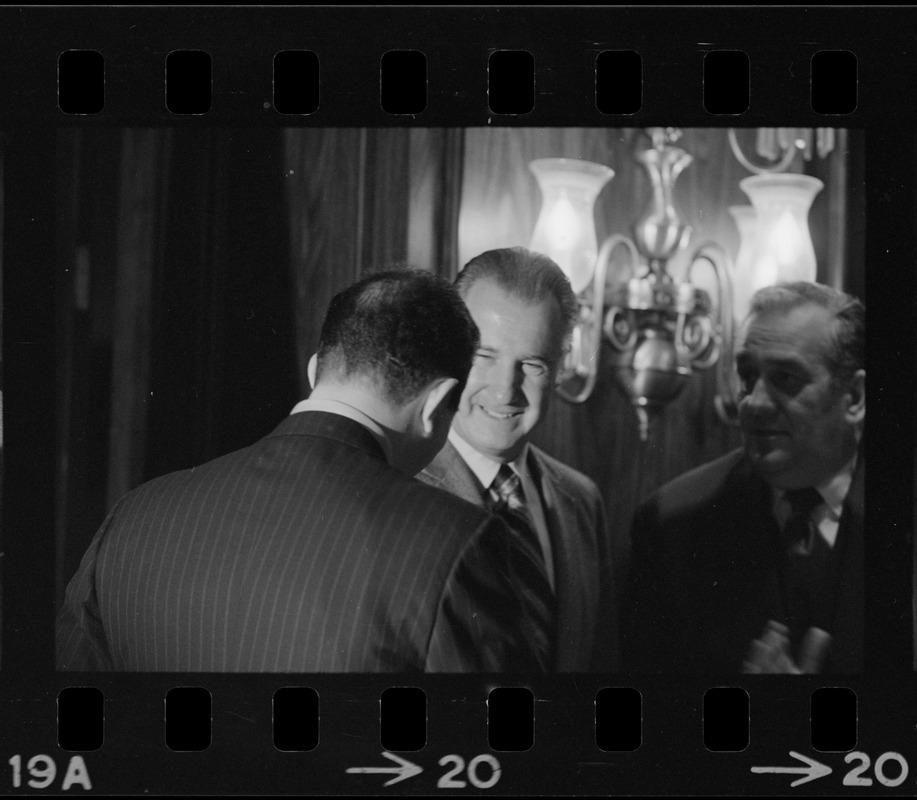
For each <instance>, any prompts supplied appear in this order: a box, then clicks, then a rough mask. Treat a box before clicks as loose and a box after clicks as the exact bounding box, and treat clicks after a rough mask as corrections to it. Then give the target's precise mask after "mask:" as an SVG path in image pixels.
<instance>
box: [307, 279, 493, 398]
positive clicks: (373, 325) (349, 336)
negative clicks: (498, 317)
mask: <svg viewBox="0 0 917 800" xmlns="http://www.w3.org/2000/svg"><path fill="white" fill-rule="evenodd" d="M477 346H478V330H477V327H476V326H475V324H474V322H473V321H472V319H471V316H470V315H469V313H468V310H467V308H466V307H465V304H464V302H462V299H461V297H460V296H459V294H458V292H457V291H456V289H455V288H454V287H453V286H451V285H450V284H449V283H448V282H447V281H445V280H443V279H442V278H438V277H436V276H434V275H432V274H430V273H428V272H422V271H420V270H407V269H404V270H391V271H386V272H378V273H375V274H373V275H370V276H369V277H367V278H364V279H363V280H361V281H360V282H359V283H356V284H354V285H353V286H350V287H349V288H347V289H344V291H342V292H340V293H339V294H337V295H335V297H334V298H333V299H332V301H331V304H330V305H329V307H328V313H327V314H326V315H325V322H324V324H323V325H322V331H321V340H320V342H319V348H318V358H317V364H316V371H315V384H316V386H318V385H320V384H321V382H322V379H323V378H328V377H331V376H334V378H335V379H337V380H353V379H364V380H368V381H371V382H372V384H373V385H374V386H375V387H377V389H378V393H379V396H380V398H381V399H384V400H387V401H388V402H390V403H405V402H407V401H408V400H411V399H413V398H414V397H416V396H417V395H418V394H419V393H420V392H421V391H422V390H423V389H424V388H425V387H427V386H428V385H429V384H430V383H431V381H434V380H436V379H437V378H455V379H456V380H457V381H458V387H457V391H455V392H454V393H453V397H452V398H451V403H450V405H451V406H452V407H453V408H454V407H455V405H456V404H457V403H458V398H459V396H460V395H461V391H462V389H463V388H464V385H465V381H466V379H467V377H468V371H469V370H470V368H471V362H472V359H473V358H474V353H475V350H476V349H477Z"/></svg>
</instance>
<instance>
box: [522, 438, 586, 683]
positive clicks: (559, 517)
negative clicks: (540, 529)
mask: <svg viewBox="0 0 917 800" xmlns="http://www.w3.org/2000/svg"><path fill="white" fill-rule="evenodd" d="M528 467H529V470H530V471H531V474H532V478H533V480H534V482H535V485H536V486H537V487H538V490H539V492H540V493H541V499H542V505H543V507H544V515H545V522H546V523H547V528H548V538H549V540H550V542H551V552H552V554H553V556H554V591H555V594H556V596H557V649H556V657H555V669H556V670H557V671H558V672H571V671H575V668H576V664H577V655H578V654H579V653H581V652H583V650H584V649H588V647H589V646H590V645H591V642H592V632H593V630H594V627H595V624H596V620H594V619H593V615H594V609H593V608H592V607H591V606H590V605H589V604H588V603H586V602H584V600H585V598H586V597H588V596H590V593H589V592H587V591H584V589H585V587H577V586H576V583H575V582H576V581H577V580H579V575H578V572H577V573H574V569H575V567H576V565H578V564H579V563H580V560H581V559H582V558H583V557H584V556H583V554H582V553H580V552H579V547H578V545H579V543H580V532H579V525H578V524H577V522H578V520H577V508H578V506H579V504H578V503H577V500H576V498H574V497H571V496H570V495H569V494H568V493H567V492H566V491H565V490H564V486H563V481H561V480H560V479H559V476H557V475H555V474H554V472H553V470H552V469H551V466H550V464H548V463H547V462H546V461H545V460H544V459H543V458H541V454H540V452H539V451H538V450H537V449H536V448H535V447H531V446H530V447H529V455H528Z"/></svg>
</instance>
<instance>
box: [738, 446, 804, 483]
mask: <svg viewBox="0 0 917 800" xmlns="http://www.w3.org/2000/svg"><path fill="white" fill-rule="evenodd" d="M745 452H746V454H747V456H748V460H749V461H751V464H752V466H753V467H754V468H755V470H757V472H758V474H759V475H760V476H761V477H762V478H764V479H765V480H768V481H772V480H773V479H776V478H778V477H779V476H780V475H782V474H783V473H785V472H786V471H787V470H789V469H790V467H791V465H792V461H793V460H792V457H791V456H790V454H789V453H788V452H787V451H786V450H782V449H777V448H770V449H763V448H759V447H755V446H754V445H750V446H746V448H745Z"/></svg>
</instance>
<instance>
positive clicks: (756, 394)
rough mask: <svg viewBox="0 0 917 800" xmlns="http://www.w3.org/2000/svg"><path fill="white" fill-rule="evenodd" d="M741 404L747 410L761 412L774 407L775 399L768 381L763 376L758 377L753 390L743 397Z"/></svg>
mask: <svg viewBox="0 0 917 800" xmlns="http://www.w3.org/2000/svg"><path fill="white" fill-rule="evenodd" d="M741 404H742V405H744V406H745V408H746V409H747V410H749V411H753V412H759V413H760V412H766V411H770V410H771V409H773V407H774V399H773V398H772V397H771V393H770V389H769V388H768V386H767V382H766V381H765V380H764V379H763V378H758V380H756V381H755V382H754V384H753V385H752V387H751V390H750V391H749V392H747V393H746V395H745V397H743V398H742V401H741Z"/></svg>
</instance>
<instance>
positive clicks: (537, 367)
mask: <svg viewBox="0 0 917 800" xmlns="http://www.w3.org/2000/svg"><path fill="white" fill-rule="evenodd" d="M547 371H548V368H547V367H546V366H545V365H544V364H541V363H540V362H538V361H523V362H522V373H523V374H524V375H529V376H531V377H538V376H539V375H545V374H546V373H547Z"/></svg>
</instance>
